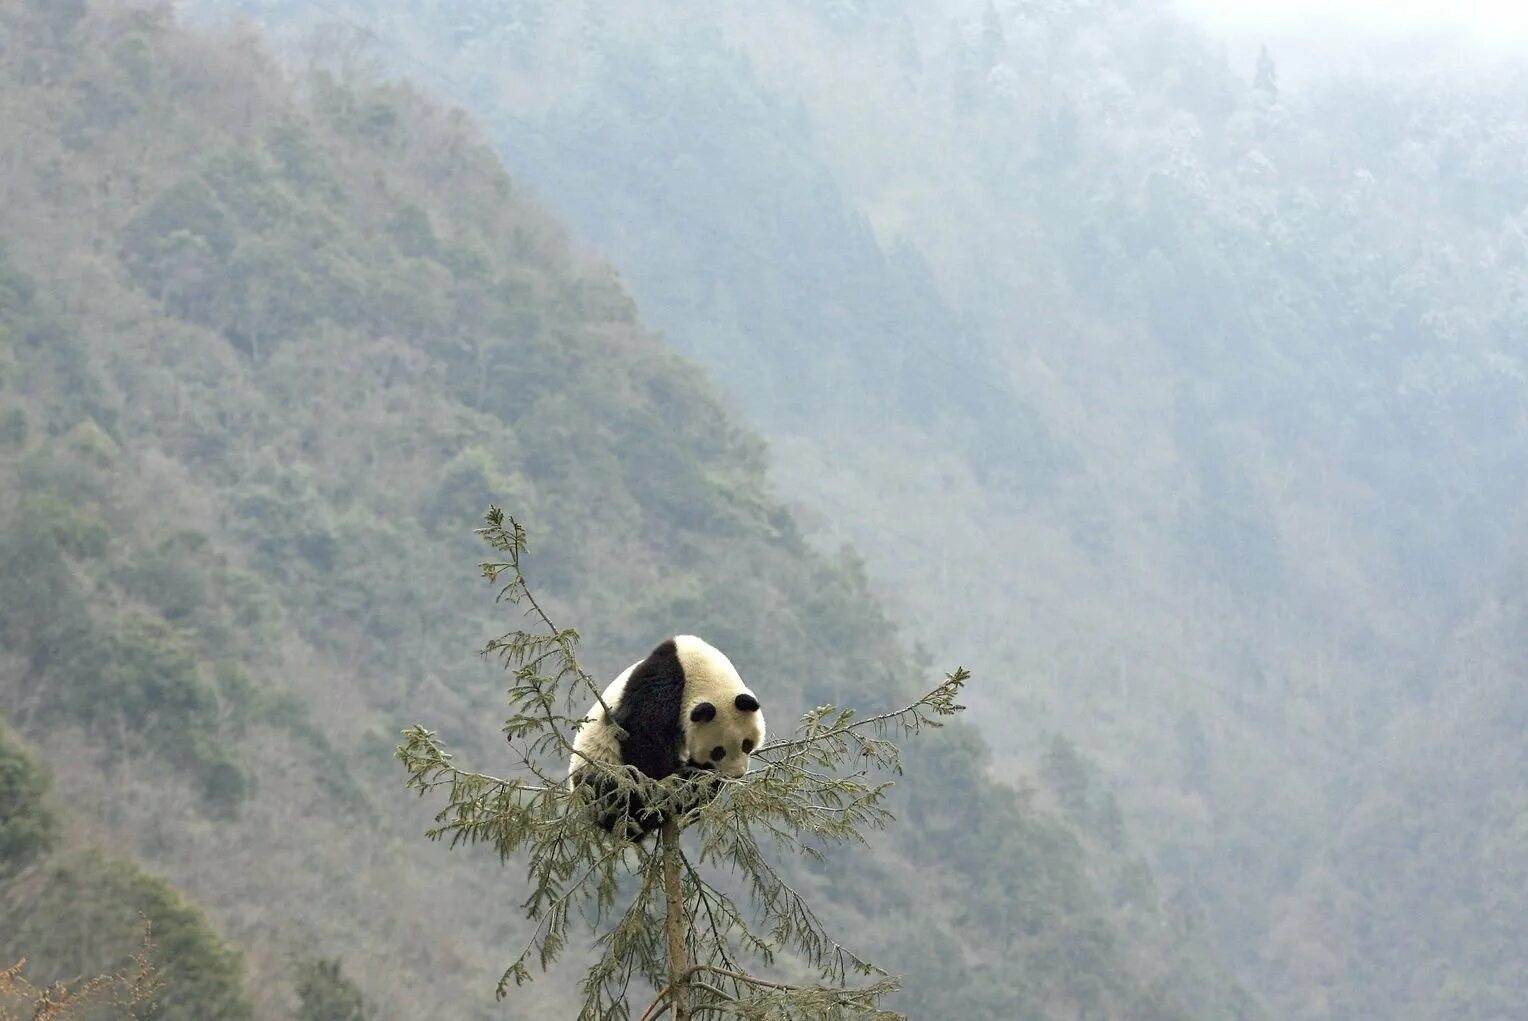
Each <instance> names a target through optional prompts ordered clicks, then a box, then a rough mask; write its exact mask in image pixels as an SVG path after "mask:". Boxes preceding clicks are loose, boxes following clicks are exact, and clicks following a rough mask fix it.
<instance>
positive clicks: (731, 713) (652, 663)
mask: <svg viewBox="0 0 1528 1021" xmlns="http://www.w3.org/2000/svg"><path fill="white" fill-rule="evenodd" d="M603 698H604V704H603V705H601V703H600V702H595V703H594V705H593V707H592V708H590V710H589V713H588V715H587V717H586V718H585V719H584V721H583V722H582V723H581V724H580V725H579V728H578V731H577V733H576V734H575V735H574V737H573V755H572V758H571V759H570V760H569V762H568V784H569V786H570V787H572V788H574V789H577V788H579V787H580V786H583V787H586V788H587V789H588V792H589V794H590V795H591V796H592V798H593V799H594V802H595V805H596V809H595V818H596V821H597V822H598V823H599V825H600V826H601V827H603V828H604V829H606V830H609V831H611V832H615V829H616V827H617V824H619V823H620V822H622V819H623V815H624V820H625V830H626V833H625V834H624V835H625V836H627V837H629V838H631V839H634V840H638V841H640V840H642V839H643V838H644V837H646V836H647V835H648V834H649V833H651V832H652V831H653V830H656V829H658V828H659V827H660V826H662V825H663V821H664V820H663V813H661V812H659V811H657V810H649V809H647V807H646V806H645V805H644V804H642V799H641V797H640V796H639V795H638V794H636V793H635V792H633V793H632V794H631V795H630V797H629V798H628V799H627V801H626V803H625V804H624V805H623V804H612V802H613V801H618V800H619V799H618V798H617V797H616V795H615V794H614V788H615V782H614V781H613V780H611V779H610V778H609V777H607V776H601V775H600V774H599V773H598V771H597V770H594V769H591V768H590V767H589V765H588V763H589V762H598V763H602V764H604V765H607V766H633V767H635V768H636V769H637V770H638V771H640V772H641V773H642V774H643V775H644V776H647V777H650V778H651V779H654V780H661V779H663V778H664V777H667V776H672V775H673V774H675V773H685V774H688V775H693V776H701V775H703V774H704V773H705V772H707V771H714V772H715V773H718V774H720V775H722V776H727V777H733V778H736V777H741V776H743V775H744V774H745V773H747V772H748V756H749V753H750V752H752V751H753V750H754V749H755V748H757V747H759V745H761V744H763V743H764V711H763V709H761V708H760V706H759V700H758V698H757V697H756V696H755V695H754V693H753V692H752V691H750V690H749V689H748V686H747V685H746V684H744V683H743V678H742V677H740V676H739V675H738V672H737V669H736V668H735V667H733V665H732V661H731V660H729V659H728V658H727V657H726V656H724V655H722V653H721V652H720V651H719V650H717V649H716V648H714V647H713V646H711V645H709V644H708V643H706V642H704V641H702V640H701V639H699V638H696V637H695V636H694V635H675V636H674V637H673V638H669V639H667V640H665V641H663V642H662V643H660V644H659V645H658V647H657V648H655V649H654V650H653V651H652V652H650V653H648V654H647V657H646V658H645V659H642V660H640V661H638V662H636V663H633V664H632V665H631V666H629V667H627V668H626V669H625V670H624V671H622V672H621V674H620V676H618V677H617V678H616V679H615V680H614V681H611V682H610V686H609V687H608V688H606V689H605V693H604V696H603ZM606 706H608V707H609V710H610V715H609V717H607V716H606V712H605V708H606ZM612 719H613V720H614V721H615V723H617V724H619V725H620V728H621V730H624V731H625V736H618V732H617V731H616V730H615V728H614V727H612V726H611V720H612ZM708 786H709V787H710V790H709V791H708V792H706V793H704V794H700V795H698V796H697V801H696V803H697V804H698V803H699V800H701V798H703V797H707V796H710V795H713V794H714V793H715V785H708Z"/></svg>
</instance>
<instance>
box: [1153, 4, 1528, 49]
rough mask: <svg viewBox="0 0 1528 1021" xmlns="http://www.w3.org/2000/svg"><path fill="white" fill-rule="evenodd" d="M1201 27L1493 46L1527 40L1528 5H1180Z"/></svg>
mask: <svg viewBox="0 0 1528 1021" xmlns="http://www.w3.org/2000/svg"><path fill="white" fill-rule="evenodd" d="M1178 3H1179V5H1180V6H1181V7H1182V8H1183V9H1184V10H1185V11H1188V12H1191V13H1193V14H1194V15H1195V16H1196V17H1200V18H1202V19H1204V20H1205V21H1208V22H1211V23H1213V24H1215V25H1217V26H1221V27H1226V28H1231V29H1233V30H1239V31H1255V30H1258V29H1264V30H1273V31H1279V32H1286V31H1290V30H1300V29H1304V30H1310V31H1318V30H1320V29H1321V28H1322V27H1330V26H1337V27H1340V28H1342V29H1343V30H1344V31H1364V32H1372V33H1374V34H1377V35H1379V34H1383V35H1396V34H1411V33H1416V32H1433V31H1438V30H1440V29H1441V30H1445V31H1453V32H1460V33H1464V34H1468V35H1474V36H1478V37H1479V38H1480V39H1482V40H1483V41H1486V42H1496V41H1497V40H1498V38H1499V36H1500V34H1501V33H1503V32H1506V33H1509V34H1511V35H1515V36H1519V37H1522V36H1528V0H1324V2H1323V0H1178Z"/></svg>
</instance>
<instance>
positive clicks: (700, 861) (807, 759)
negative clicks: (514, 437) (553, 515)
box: [398, 507, 969, 1021]
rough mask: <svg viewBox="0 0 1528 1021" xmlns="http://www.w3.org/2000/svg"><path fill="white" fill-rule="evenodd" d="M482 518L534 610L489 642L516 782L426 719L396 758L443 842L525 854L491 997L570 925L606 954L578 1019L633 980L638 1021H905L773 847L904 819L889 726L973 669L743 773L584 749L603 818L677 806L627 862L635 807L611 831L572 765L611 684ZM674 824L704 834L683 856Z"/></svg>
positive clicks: (519, 546) (938, 723) (504, 585)
mask: <svg viewBox="0 0 1528 1021" xmlns="http://www.w3.org/2000/svg"><path fill="white" fill-rule="evenodd" d="M506 521H507V522H508V524H506ZM486 522H487V524H486V527H484V528H482V529H479V532H480V534H481V535H482V536H483V539H484V541H485V542H487V543H488V544H489V546H491V547H492V548H493V550H494V552H495V553H496V554H497V555H498V557H501V558H503V559H495V560H491V561H487V562H485V563H484V564H483V565H482V570H483V575H484V576H485V577H486V578H487V579H488V580H489V581H490V582H492V583H494V584H496V585H497V586H498V587H499V600H500V601H501V602H506V603H509V604H511V605H513V606H516V607H521V608H523V610H524V613H525V616H527V617H529V618H530V619H531V621H532V623H531V625H530V626H529V627H527V628H517V629H515V630H513V631H511V632H509V633H507V634H505V635H503V636H501V637H499V638H495V639H493V640H492V641H490V642H489V643H488V644H487V646H486V647H485V649H484V651H485V652H487V653H490V654H496V655H497V656H498V657H499V659H500V660H501V661H502V662H503V664H504V666H505V668H506V669H507V670H508V671H509V672H510V673H511V674H512V676H513V677H514V683H513V684H512V685H511V686H510V689H509V703H510V714H511V715H510V718H509V719H508V720H506V721H505V722H504V726H503V728H502V730H503V733H504V734H505V736H506V737H507V738H508V739H509V743H510V745H511V746H512V747H513V748H514V751H515V754H516V757H517V758H518V759H519V761H520V763H521V764H522V765H521V769H520V770H518V771H517V773H516V774H510V775H507V776H504V777H495V776H490V775H488V774H485V773H480V772H475V771H470V770H464V769H462V768H461V767H459V766H457V765H455V764H454V762H453V759H454V756H453V755H452V754H451V753H450V752H448V751H446V749H445V748H444V746H442V744H441V743H440V741H439V739H438V738H437V737H436V735H434V734H432V733H431V732H430V731H428V730H426V729H425V728H424V727H420V726H415V727H413V728H410V729H409V730H408V732H407V733H406V734H405V735H404V737H405V740H404V743H403V744H402V745H400V746H399V748H398V758H399V760H400V761H401V762H402V763H403V766H404V769H405V770H406V771H407V773H408V781H407V782H408V786H409V787H410V788H411V789H413V790H415V791H417V792H418V793H419V794H420V795H421V796H429V795H430V794H432V793H433V792H435V791H436V790H439V789H441V788H444V789H446V790H447V791H448V801H447V804H446V805H445V806H444V807H442V808H441V809H440V810H439V811H438V812H437V813H436V815H435V822H436V824H437V825H436V826H434V827H433V828H431V829H430V830H429V831H428V835H429V837H430V838H431V839H433V840H448V841H449V843H450V844H451V846H453V847H454V846H456V845H458V844H466V845H471V844H477V843H486V844H490V845H492V846H493V848H494V849H495V850H496V851H498V853H499V858H500V860H508V859H510V858H516V857H520V856H521V854H522V853H523V855H524V857H525V858H526V859H527V862H526V874H527V885H528V886H529V887H530V893H529V895H528V896H527V897H526V899H525V901H524V902H523V904H522V905H521V907H522V909H523V911H524V914H525V916H526V918H527V919H528V920H529V921H532V922H534V923H535V927H534V929H533V931H532V935H531V938H530V939H529V940H528V941H527V942H526V944H525V946H524V947H523V949H521V951H520V953H519V956H518V957H516V958H515V959H514V960H513V961H512V962H511V964H510V966H509V968H508V969H507V970H506V971H505V973H504V976H503V977H502V978H501V979H500V980H499V987H498V994H499V995H500V996H501V997H502V996H504V995H505V994H506V993H507V992H508V990H509V988H510V984H511V982H512V983H513V984H514V985H515V986H522V985H524V984H525V983H527V982H529V981H530V980H531V979H532V977H533V971H532V962H535V963H536V964H538V965H539V966H540V969H541V970H542V971H545V970H547V969H548V968H549V967H551V966H552V965H553V964H554V963H555V962H556V961H557V959H558V958H559V957H561V956H562V954H563V952H564V951H565V950H566V949H567V946H568V942H569V939H570V935H573V934H576V933H577V932H578V930H579V929H581V928H583V926H584V925H587V926H589V927H592V928H593V929H594V930H595V932H596V934H597V935H596V939H595V946H596V947H597V948H598V949H599V956H598V958H597V959H596V960H595V962H594V963H593V965H592V966H591V967H590V968H589V969H588V970H587V972H586V973H585V975H584V978H583V980H582V982H581V983H580V991H581V992H582V994H583V1004H582V1005H581V1007H580V1009H579V1014H578V1016H579V1018H580V1021H584V1019H604V1018H609V1019H612V1021H614V1019H618V1018H623V1017H629V1016H630V1015H631V1013H632V1011H633V1010H634V1009H638V1008H640V1007H641V1004H642V1002H643V1001H644V1000H646V999H647V996H648V995H650V994H646V993H642V992H635V993H634V992H633V990H632V988H631V986H632V982H633V979H634V978H636V977H638V976H641V977H644V978H646V979H648V980H649V981H650V982H651V983H652V986H653V989H654V991H656V992H657V996H656V998H655V999H653V1000H652V1002H651V1004H650V1005H649V1006H648V1007H647V1008H646V1009H645V1010H642V1015H643V1016H644V1017H646V1016H651V1015H652V1014H653V1013H654V1012H659V1011H661V1012H669V1011H672V1014H673V1017H674V1021H689V1019H690V1018H691V1017H692V1016H698V1015H705V1014H711V1013H716V1014H721V1015H723V1016H729V1017H738V1018H744V1019H749V1018H753V1019H759V1021H765V1019H771V1018H773V1019H778V1021H791V1019H800V1021H811V1019H820V1021H848V1019H852V1018H874V1019H877V1021H898V1019H899V1018H900V1017H901V1015H899V1014H895V1013H893V1012H891V1011H886V1010H883V1009H881V1006H880V1004H881V1001H882V1000H883V999H884V998H885V997H886V996H888V995H889V994H891V993H892V992H893V991H894V990H895V989H896V988H897V984H898V982H897V979H896V978H895V977H894V976H891V975H888V974H887V973H886V972H885V971H884V970H883V969H882V968H880V967H877V966H876V965H874V964H872V963H870V962H869V961H867V960H865V959H863V958H861V957H859V956H857V955H856V954H855V953H854V952H853V951H852V950H850V949H848V948H847V947H845V946H844V945H843V944H842V943H840V942H839V941H838V939H836V938H835V937H833V936H832V935H830V934H829V933H828V931H827V930H826V928H825V927H824V926H823V924H822V922H821V921H820V920H819V919H818V916H817V911H816V909H815V908H814V907H813V905H812V903H811V902H810V901H808V900H806V899H804V898H802V897H801V896H800V895H799V894H797V893H796V892H795V890H793V889H792V888H791V887H790V886H789V885H788V884H787V883H786V881H785V879H784V878H783V876H782V873H781V864H780V863H779V862H777V861H775V860H774V859H777V858H778V859H783V860H784V861H790V860H791V859H793V858H797V857H804V858H806V859H808V860H810V861H815V862H826V861H827V860H828V857H829V852H830V849H831V848H832V847H833V845H838V844H849V845H850V847H851V848H852V849H854V850H858V849H859V848H862V847H867V846H868V841H867V837H868V835H869V831H871V830H880V829H884V828H885V827H886V826H887V825H888V824H889V823H890V822H891V821H892V818H893V817H892V816H891V814H890V812H888V811H887V809H886V806H885V802H886V798H887V795H888V792H889V791H890V789H891V787H892V782H891V779H890V778H891V777H892V776H897V775H900V774H901V772H902V766H901V764H902V754H901V750H900V748H899V747H898V745H897V744H896V742H895V740H894V738H896V737H902V738H910V737H912V736H914V735H916V734H918V733H919V732H921V731H922V730H924V729H935V728H939V727H942V726H943V725H944V718H947V717H951V716H954V715H955V714H957V713H959V712H960V711H962V710H963V709H964V708H965V707H964V706H962V705H959V704H957V703H956V702H955V698H956V696H957V695H958V694H959V691H960V688H961V686H962V685H963V684H964V683H965V681H966V679H967V678H968V676H969V675H968V674H967V673H966V672H965V671H964V670H959V669H957V670H956V671H955V672H954V673H952V674H947V675H946V676H945V679H944V681H943V682H941V683H939V684H937V685H935V686H934V688H933V689H932V690H930V691H928V692H926V693H924V694H923V695H922V696H921V697H919V698H917V699H915V700H914V701H913V702H912V703H911V704H910V705H908V706H906V707H904V708H902V709H899V710H893V711H888V712H884V713H878V714H876V715H873V716H864V717H860V716H859V715H858V714H857V713H856V712H855V711H854V710H853V709H846V708H843V707H840V706H833V705H824V706H818V707H817V708H815V709H813V710H811V711H809V712H807V713H806V714H804V715H803V716H802V718H801V722H800V724H799V725H798V727H797V729H796V733H795V735H794V736H793V737H791V738H788V739H785V740H783V741H782V740H780V739H778V738H777V739H776V740H774V741H773V742H767V743H765V744H763V745H762V746H761V747H759V748H757V749H754V750H753V758H752V760H751V761H752V762H755V763H757V765H756V766H754V767H753V768H752V769H751V770H750V771H749V774H748V776H747V777H746V778H745V779H744V780H743V782H741V783H734V782H730V781H726V780H718V779H717V777H716V775H715V774H710V775H706V776H703V777H698V778H696V777H690V776H688V775H685V774H676V775H674V776H671V777H668V778H664V779H660V780H653V779H647V778H645V777H642V776H641V775H640V774H638V775H637V776H632V775H629V774H628V773H627V772H626V771H625V769H621V768H613V767H611V766H609V765H607V764H605V763H601V762H594V761H589V760H587V758H585V762H586V768H587V769H589V770H595V771H598V773H599V775H600V777H601V778H602V780H603V781H608V782H610V783H611V785H612V787H611V790H610V793H609V795H608V800H607V799H601V804H602V805H603V806H605V807H602V808H600V809H598V810H599V811H605V810H607V809H608V806H609V804H610V803H611V802H612V801H613V802H614V803H615V804H617V805H625V806H633V805H636V804H640V805H642V806H644V807H645V809H646V810H647V811H650V812H656V813H660V814H661V815H662V816H665V817H666V819H665V821H664V822H663V824H662V827H661V829H660V831H659V836H658V840H657V847H656V848H655V849H653V850H651V851H649V850H647V849H646V848H644V847H642V846H641V845H640V844H639V845H638V846H637V853H636V858H637V865H636V868H635V869H634V870H633V869H631V868H630V866H629V864H628V858H629V857H631V856H630V855H628V853H627V852H628V851H629V850H630V848H631V841H630V840H629V839H628V838H627V836H626V834H627V833H628V832H636V830H635V828H633V829H631V830H628V826H632V827H635V826H636V825H638V824H637V820H636V819H635V818H629V817H628V813H627V808H625V807H623V808H620V809H618V812H619V815H618V817H617V821H616V823H615V825H614V826H613V827H612V828H611V829H612V832H613V833H614V834H616V835H615V836H612V835H611V833H607V832H605V831H603V830H601V829H600V828H599V827H596V826H593V825H591V824H590V808H591V805H590V803H589V799H588V797H587V795H586V794H585V792H584V791H583V790H581V789H578V788H575V787H573V786H570V785H569V784H568V783H567V782H566V778H565V777H564V776H562V772H563V770H564V769H565V768H566V767H565V766H564V763H565V762H567V761H568V758H569V756H574V757H575V759H577V758H578V757H579V756H580V753H579V752H578V751H577V750H576V749H575V746H574V743H573V740H572V731H573V728H574V727H575V726H576V725H577V722H578V721H579V720H581V719H583V717H584V714H585V713H586V712H587V710H586V709H584V708H580V707H582V706H585V705H586V704H587V703H588V701H589V699H590V698H595V699H598V700H599V701H600V702H601V703H603V702H604V697H603V695H602V694H601V692H602V691H603V690H604V686H603V685H602V684H600V682H598V681H596V680H595V679H594V678H592V677H590V676H589V674H588V673H587V672H586V671H585V670H584V669H583V667H581V666H580V665H579V663H578V659H577V657H576V652H575V650H576V646H577V642H578V634H577V632H576V631H574V630H573V629H570V628H559V627H557V626H556V625H555V624H553V622H552V621H551V619H550V618H549V617H548V616H547V615H546V611H545V610H543V609H541V604H540V603H539V602H538V601H537V599H536V597H535V595H534V594H533V593H532V591H531V588H530V584H529V582H528V581H527V579H526V577H525V574H524V572H523V569H522V562H523V558H524V557H525V554H526V553H527V551H528V549H529V547H528V543H527V539H526V533H525V529H524V528H523V527H522V526H521V525H520V523H519V522H518V521H516V520H514V519H513V518H506V517H505V515H504V512H503V511H502V510H500V509H499V508H498V507H492V508H490V509H489V511H488V514H487V517H486ZM607 708H610V709H611V711H612V712H613V711H614V709H613V707H607ZM754 708H758V707H757V705H755V707H754ZM744 748H745V750H746V749H747V742H745V743H744ZM851 766H852V767H853V768H854V771H853V772H849V771H848V767H851ZM700 788H709V791H708V792H703V791H702V790H700ZM634 811H635V810H634V809H633V813H634ZM682 829H688V830H689V831H690V833H691V836H692V840H691V849H690V850H689V851H688V852H687V851H686V850H685V848H684V844H683V842H682V841H681V836H680V834H681V830H682ZM756 834H761V835H762V836H763V838H764V843H763V844H761V842H760V836H759V835H756ZM697 844H698V847H697V846H695V845H697ZM766 847H767V850H766ZM632 871H635V872H636V873H637V875H638V876H640V879H641V882H640V884H639V886H638V889H637V892H636V893H635V894H634V895H630V896H629V897H628V896H625V895H623V891H622V887H623V886H625V887H627V888H629V887H630V885H631V883H630V882H625V880H626V879H627V876H628V875H629V874H630V873H631V872H632ZM739 891H747V903H748V905H749V907H750V908H751V909H752V910H747V911H745V909H744V908H742V907H740V905H739V901H740V900H742V899H743V898H742V896H741V894H740V893H739ZM623 900H626V901H628V902H627V903H625V904H624V905H623V904H622V903H621V901H623ZM772 965H773V966H777V968H778V966H782V965H783V966H784V967H786V968H788V969H790V970H792V971H797V970H801V971H806V972H808V973H815V975H814V976H813V978H812V980H794V979H791V978H786V977H782V976H776V977H765V976H764V974H762V973H761V972H762V971H763V970H764V969H770V968H771V966H772ZM774 970H775V969H771V972H770V973H771V974H773V973H774Z"/></svg>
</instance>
